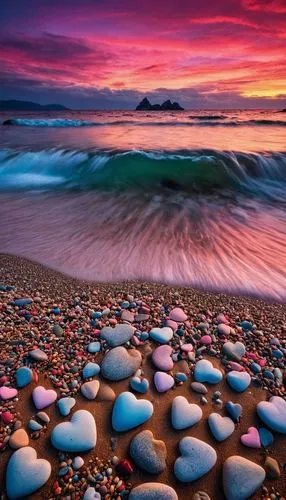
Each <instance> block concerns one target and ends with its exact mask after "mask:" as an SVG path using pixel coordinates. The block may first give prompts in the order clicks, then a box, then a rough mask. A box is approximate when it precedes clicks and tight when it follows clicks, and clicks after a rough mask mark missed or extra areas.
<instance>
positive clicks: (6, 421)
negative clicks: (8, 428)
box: [1, 411, 13, 425]
mask: <svg viewBox="0 0 286 500" xmlns="http://www.w3.org/2000/svg"><path fill="white" fill-rule="evenodd" d="M1 418H2V422H3V424H5V425H8V424H10V422H12V420H13V415H12V413H10V412H9V411H4V412H3V413H1Z"/></svg>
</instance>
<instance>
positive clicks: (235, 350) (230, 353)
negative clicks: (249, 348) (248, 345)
mask: <svg viewBox="0 0 286 500" xmlns="http://www.w3.org/2000/svg"><path fill="white" fill-rule="evenodd" d="M222 350H223V353H224V354H225V355H226V356H227V357H228V358H229V359H234V361H240V360H241V358H243V356H244V355H245V346H244V344H243V343H242V342H235V343H234V344H233V343H232V342H226V343H225V344H224V345H223V348H222Z"/></svg>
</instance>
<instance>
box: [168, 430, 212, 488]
mask: <svg viewBox="0 0 286 500" xmlns="http://www.w3.org/2000/svg"><path fill="white" fill-rule="evenodd" d="M179 449H180V453H181V456H180V457H179V458H177V460H176V462H175V465H174V473H175V476H176V478H177V479H178V480H179V481H181V482H183V483H187V482H192V481H195V480H196V479H199V478H200V477H202V476H204V475H205V474H207V473H208V472H209V471H210V470H211V469H212V468H213V467H214V465H215V463H216V460H217V454H216V452H215V450H214V449H213V448H212V447H211V446H210V445H209V444H208V443H205V442H204V441H201V440H200V439H197V438H194V437H184V438H183V439H181V441H180V443H179Z"/></svg>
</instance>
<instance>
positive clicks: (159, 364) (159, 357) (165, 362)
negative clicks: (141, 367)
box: [152, 345, 174, 372]
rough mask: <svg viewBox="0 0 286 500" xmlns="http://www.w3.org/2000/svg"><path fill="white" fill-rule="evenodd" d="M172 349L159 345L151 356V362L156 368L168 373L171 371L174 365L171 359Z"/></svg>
mask: <svg viewBox="0 0 286 500" xmlns="http://www.w3.org/2000/svg"><path fill="white" fill-rule="evenodd" d="M172 352H173V349H172V347H171V346H169V345H160V346H159V347H157V348H156V349H155V350H154V351H153V354H152V361H153V363H154V365H155V366H156V368H158V369H159V370H163V371H166V372H168V371H169V370H172V368H173V366H174V363H173V360H172V358H171V355H172Z"/></svg>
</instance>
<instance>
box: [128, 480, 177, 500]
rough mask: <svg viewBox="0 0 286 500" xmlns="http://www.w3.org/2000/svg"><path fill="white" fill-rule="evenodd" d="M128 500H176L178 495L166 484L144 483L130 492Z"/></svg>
mask: <svg viewBox="0 0 286 500" xmlns="http://www.w3.org/2000/svg"><path fill="white" fill-rule="evenodd" d="M128 500H178V495H177V493H176V492H175V490H174V489H173V488H171V486H168V485H167V484H163V483H144V484H140V485H139V486H136V488H133V489H132V490H131V492H130V495H129V497H128Z"/></svg>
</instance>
